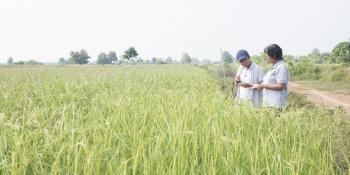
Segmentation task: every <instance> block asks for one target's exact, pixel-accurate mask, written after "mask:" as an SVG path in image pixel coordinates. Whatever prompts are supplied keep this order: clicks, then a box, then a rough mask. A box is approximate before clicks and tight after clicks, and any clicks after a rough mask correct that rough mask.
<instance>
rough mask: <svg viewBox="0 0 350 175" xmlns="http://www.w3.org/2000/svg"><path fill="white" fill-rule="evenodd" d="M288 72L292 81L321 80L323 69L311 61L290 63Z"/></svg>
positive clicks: (304, 60)
mask: <svg viewBox="0 0 350 175" xmlns="http://www.w3.org/2000/svg"><path fill="white" fill-rule="evenodd" d="M288 70H289V74H290V77H291V79H292V80H318V79H320V78H321V76H320V75H321V74H320V73H321V69H320V68H319V67H318V66H316V65H315V64H313V63H312V62H311V60H309V59H303V60H301V61H299V62H295V63H293V62H288Z"/></svg>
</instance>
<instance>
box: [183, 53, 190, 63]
mask: <svg viewBox="0 0 350 175" xmlns="http://www.w3.org/2000/svg"><path fill="white" fill-rule="evenodd" d="M181 62H182V63H184V64H189V63H191V62H192V59H191V57H190V55H188V53H186V52H184V53H182V55H181Z"/></svg>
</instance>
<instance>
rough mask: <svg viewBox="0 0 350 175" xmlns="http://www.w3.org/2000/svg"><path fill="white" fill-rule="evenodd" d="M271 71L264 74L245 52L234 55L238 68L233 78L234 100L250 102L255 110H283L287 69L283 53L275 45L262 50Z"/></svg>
mask: <svg viewBox="0 0 350 175" xmlns="http://www.w3.org/2000/svg"><path fill="white" fill-rule="evenodd" d="M264 53H265V54H266V58H267V63H269V64H272V67H271V69H270V70H269V71H268V72H267V73H266V74H264V72H263V70H262V68H261V67H260V66H259V65H257V64H255V63H254V62H253V61H252V60H250V56H249V54H248V52H247V51H246V50H240V51H238V53H237V55H236V59H237V61H238V62H239V63H240V66H239V68H238V70H237V74H236V76H235V82H236V84H237V86H238V91H237V96H236V99H238V100H247V101H251V102H252V103H253V105H254V106H255V107H257V108H259V107H262V106H263V107H273V108H280V109H284V108H285V107H286V105H287V95H288V89H287V86H288V67H287V65H286V63H285V62H284V61H283V57H282V56H283V52H282V49H281V47H280V46H278V45H277V44H271V45H269V46H267V47H266V48H265V49H264Z"/></svg>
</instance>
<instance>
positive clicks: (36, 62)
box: [25, 59, 43, 65]
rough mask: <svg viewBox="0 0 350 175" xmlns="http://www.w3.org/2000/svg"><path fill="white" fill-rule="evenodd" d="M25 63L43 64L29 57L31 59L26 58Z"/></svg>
mask: <svg viewBox="0 0 350 175" xmlns="http://www.w3.org/2000/svg"><path fill="white" fill-rule="evenodd" d="M25 64H28V65H39V64H43V63H41V62H39V61H36V60H33V59H31V60H28V61H27V62H25Z"/></svg>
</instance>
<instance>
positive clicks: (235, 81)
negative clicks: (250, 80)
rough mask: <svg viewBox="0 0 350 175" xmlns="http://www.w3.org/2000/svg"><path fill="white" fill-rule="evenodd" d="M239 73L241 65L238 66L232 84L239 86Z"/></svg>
mask: <svg viewBox="0 0 350 175" xmlns="http://www.w3.org/2000/svg"><path fill="white" fill-rule="evenodd" d="M240 74H241V67H238V69H237V73H236V76H235V78H234V80H233V84H235V85H236V86H239V84H240V83H241V77H240Z"/></svg>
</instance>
